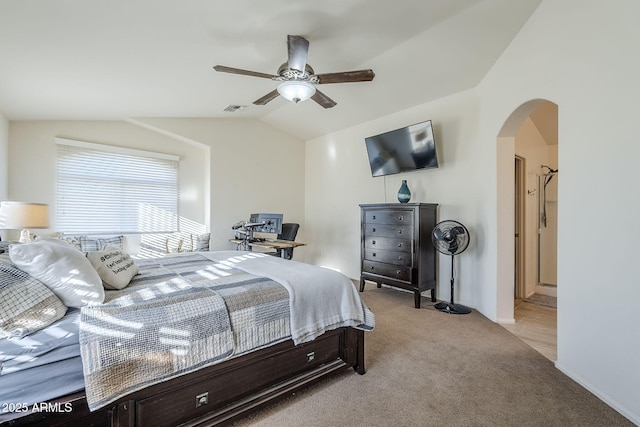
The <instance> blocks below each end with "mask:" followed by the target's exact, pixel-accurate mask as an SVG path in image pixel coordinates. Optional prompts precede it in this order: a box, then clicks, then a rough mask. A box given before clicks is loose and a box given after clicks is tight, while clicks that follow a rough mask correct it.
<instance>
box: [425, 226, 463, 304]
mask: <svg viewBox="0 0 640 427" xmlns="http://www.w3.org/2000/svg"><path fill="white" fill-rule="evenodd" d="M431 241H432V242H433V246H435V248H436V249H437V250H438V251H439V252H441V253H443V254H445V255H451V302H439V303H437V304H436V305H435V308H436V309H437V310H440V311H444V312H446V313H451V314H468V313H471V309H470V308H469V307H466V306H464V305H462V304H455V303H454V302H453V285H454V274H453V273H454V268H453V259H454V256H455V255H458V254H460V253H462V252H464V250H465V249H467V246H469V230H467V228H466V227H465V226H464V225H462V224H460V223H459V222H458V221H453V220H450V219H448V220H445V221H442V222H439V223H438V224H436V226H435V227H434V228H433V232H432V233H431Z"/></svg>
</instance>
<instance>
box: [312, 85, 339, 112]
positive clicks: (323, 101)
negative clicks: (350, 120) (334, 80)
mask: <svg viewBox="0 0 640 427" xmlns="http://www.w3.org/2000/svg"><path fill="white" fill-rule="evenodd" d="M311 99H313V100H314V101H316V102H317V103H318V104H320V105H322V106H323V107H324V108H331V107H335V106H336V102H335V101H334V100H333V99H331V98H329V97H328V96H327V95H325V94H324V93H322V92H320V91H319V90H318V89H316V93H315V94H313V96H312V97H311Z"/></svg>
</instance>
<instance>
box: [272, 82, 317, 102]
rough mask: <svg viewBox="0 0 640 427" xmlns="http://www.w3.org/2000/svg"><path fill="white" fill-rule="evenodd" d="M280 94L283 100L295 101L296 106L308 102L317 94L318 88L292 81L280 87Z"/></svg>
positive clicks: (283, 83) (306, 83)
mask: <svg viewBox="0 0 640 427" xmlns="http://www.w3.org/2000/svg"><path fill="white" fill-rule="evenodd" d="M278 93H279V94H280V95H282V97H283V98H285V99H288V100H289V101H293V102H295V103H296V104H297V103H298V102H300V101H306V100H307V99H309V98H311V97H312V96H313V95H314V94H315V93H316V88H315V86H314V85H312V84H311V83H309V82H305V81H297V80H291V81H288V82H282V83H280V84H279V85H278Z"/></svg>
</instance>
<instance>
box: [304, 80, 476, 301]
mask: <svg viewBox="0 0 640 427" xmlns="http://www.w3.org/2000/svg"><path fill="white" fill-rule="evenodd" d="M477 114H478V112H477V105H476V99H475V95H474V93H473V92H472V91H467V92H462V93H459V94H456V95H453V96H450V97H447V98H443V99H441V100H439V101H436V102H432V103H428V104H424V105H421V106H418V107H415V108H411V109H408V110H405V111H401V112H398V113H396V114H393V115H390V116H386V117H382V118H380V119H378V120H375V121H371V122H366V123H362V124H361V125H359V126H355V127H352V128H349V129H346V130H344V131H341V132H336V133H333V134H330V135H326V136H324V137H321V138H317V139H315V140H312V141H308V142H307V144H306V170H307V174H306V186H305V195H306V211H305V217H306V218H305V223H306V224H307V229H308V230H307V236H308V240H309V242H311V243H312V244H310V245H309V246H308V248H307V260H308V261H309V262H311V263H313V264H317V265H324V266H328V267H332V268H335V269H338V270H340V271H342V272H343V273H344V274H346V275H347V276H349V277H351V278H354V279H356V278H359V277H360V208H359V206H358V205H359V204H361V203H383V202H389V203H391V202H393V203H397V202H398V199H397V192H398V189H399V188H400V184H401V182H402V180H403V179H406V180H407V184H408V185H409V189H410V190H411V194H412V197H411V202H425V203H438V204H439V205H440V206H439V219H440V220H443V219H455V220H459V221H460V222H462V223H463V224H465V225H466V226H467V227H468V228H469V229H470V231H471V233H472V236H473V238H472V242H471V245H470V247H469V249H468V250H467V252H465V253H464V254H462V255H461V256H459V257H457V259H456V262H457V264H458V267H457V274H458V280H457V281H456V282H457V284H458V286H459V288H458V289H456V301H458V302H461V303H471V304H472V305H473V303H474V301H475V299H476V298H475V296H474V295H475V293H476V292H478V289H481V287H482V283H479V282H478V280H477V278H476V277H477V276H476V269H477V266H478V260H481V259H482V258H483V257H484V255H483V252H484V245H485V243H484V239H485V236H484V230H483V226H482V224H479V223H478V222H477V217H476V213H475V210H476V204H478V203H480V204H482V203H483V202H482V200H481V199H479V198H478V191H477V190H478V188H480V187H482V185H483V183H482V182H479V181H478V180H476V176H477V170H478V165H476V160H475V159H476V158H477V155H478V151H480V150H482V147H481V146H480V145H479V144H478V139H477V137H476V118H477ZM428 119H431V120H432V122H433V126H434V135H435V139H436V148H437V151H438V158H439V161H440V167H439V168H438V169H429V170H422V171H414V172H409V173H404V174H399V175H389V176H387V177H376V178H373V177H372V176H371V169H370V168H369V163H368V160H367V153H366V149H365V143H364V139H365V137H367V136H371V135H376V134H378V133H381V132H384V131H387V130H391V129H396V128H399V127H403V126H406V125H410V124H413V123H417V122H420V121H423V120H428ZM470 183H471V185H470ZM442 265H445V266H448V265H449V264H448V263H447V262H444V263H442ZM449 274H450V273H449V270H448V267H447V269H446V270H445V271H443V274H440V275H439V289H438V292H437V295H438V297H439V298H443V299H449V294H450V291H449V289H450V286H449Z"/></svg>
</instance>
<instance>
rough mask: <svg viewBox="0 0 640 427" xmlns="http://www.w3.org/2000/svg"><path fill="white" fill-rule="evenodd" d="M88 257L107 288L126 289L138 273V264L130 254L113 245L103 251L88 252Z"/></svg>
mask: <svg viewBox="0 0 640 427" xmlns="http://www.w3.org/2000/svg"><path fill="white" fill-rule="evenodd" d="M87 258H88V259H89V261H90V262H91V265H93V268H95V269H96V271H97V272H98V274H99V275H100V278H101V279H102V285H103V286H104V287H105V288H107V289H124V288H126V287H127V285H128V284H129V283H131V279H133V276H135V275H136V274H138V266H137V265H136V263H135V262H134V261H133V259H132V258H131V257H130V256H129V254H126V253H124V252H122V250H121V249H118V248H116V247H113V246H107V247H106V248H104V250H102V251H95V252H88V253H87Z"/></svg>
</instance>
